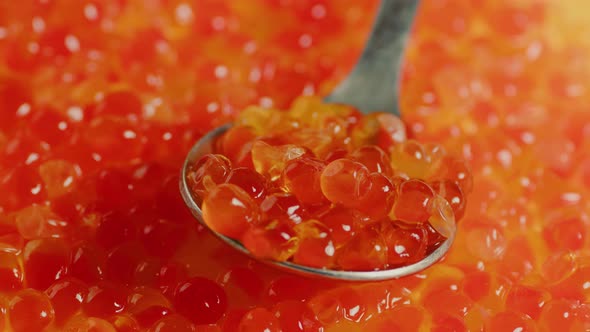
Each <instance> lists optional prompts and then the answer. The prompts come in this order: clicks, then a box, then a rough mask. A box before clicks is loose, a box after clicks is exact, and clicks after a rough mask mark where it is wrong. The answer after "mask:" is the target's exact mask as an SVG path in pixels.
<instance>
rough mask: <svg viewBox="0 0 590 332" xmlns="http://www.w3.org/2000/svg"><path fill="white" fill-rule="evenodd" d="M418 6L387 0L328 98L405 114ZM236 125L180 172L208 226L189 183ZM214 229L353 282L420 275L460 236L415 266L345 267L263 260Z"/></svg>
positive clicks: (294, 268) (411, 0)
mask: <svg viewBox="0 0 590 332" xmlns="http://www.w3.org/2000/svg"><path fill="white" fill-rule="evenodd" d="M417 5H418V0H382V1H381V6H380V8H379V13H378V15H377V19H376V21H375V24H374V26H373V31H372V33H371V36H370V38H369V41H368V42H367V45H366V47H365V50H364V51H363V53H362V55H361V58H360V60H359V61H358V63H357V64H356V66H355V68H354V69H353V71H352V72H351V73H350V75H349V76H348V77H347V78H346V79H345V80H344V82H342V83H341V84H340V85H339V86H338V87H337V88H336V89H335V90H334V91H333V92H332V94H330V95H329V96H327V97H326V98H325V100H326V101H327V102H335V103H341V104H349V105H353V106H355V107H357V108H358V109H360V110H361V111H363V112H365V113H368V112H370V111H375V110H384V111H388V112H391V113H393V114H396V115H398V116H399V115H400V114H399V107H398V98H397V94H398V85H399V71H400V63H401V59H402V56H403V51H404V46H405V42H406V38H407V36H408V31H409V30H410V26H411V24H412V21H413V19H414V15H415V12H416V7H417ZM230 126H231V125H225V126H222V127H218V128H216V129H214V130H212V131H210V132H209V133H207V134H206V135H205V136H203V137H202V138H201V139H200V140H199V141H198V142H197V143H196V144H195V145H194V146H193V147H192V149H191V150H190V152H189V153H188V155H187V157H186V160H185V162H184V165H183V167H182V170H181V174H180V193H181V194H182V197H183V199H184V201H185V203H186V205H187V206H188V208H189V209H190V211H191V213H192V214H193V216H194V217H195V218H196V219H197V220H199V222H201V224H203V225H204V226H205V227H208V226H207V224H206V223H205V222H204V220H203V213H202V211H201V208H200V207H199V205H198V204H197V203H196V202H195V200H194V198H193V196H192V194H191V192H190V190H189V186H188V184H187V181H186V179H187V172H188V169H189V166H190V165H192V164H194V163H195V162H196V161H197V160H198V159H199V158H200V157H202V156H203V155H205V154H208V153H211V152H212V151H213V142H214V141H215V138H216V137H218V136H220V135H222V134H223V133H224V132H225V131H226V130H227V129H228V128H230ZM211 232H213V233H214V234H215V235H216V236H217V237H218V238H220V239H221V240H222V241H224V242H225V243H227V244H229V245H230V246H232V247H233V248H234V249H236V250H238V251H240V252H242V253H244V254H246V255H248V256H250V257H252V258H254V259H257V260H260V261H262V262H264V263H266V264H270V265H272V266H274V267H277V268H279V269H282V270H286V271H289V272H292V273H296V274H300V275H306V276H313V277H320V278H328V279H339V280H350V281H377V280H386V279H395V278H400V277H404V276H407V275H411V274H414V273H417V272H419V271H421V270H423V269H425V268H427V267H429V266H430V265H432V264H434V263H435V262H437V261H438V260H439V259H441V258H442V257H443V256H444V255H445V254H446V253H447V251H448V250H449V248H450V247H451V244H452V243H453V240H454V237H455V235H454V234H453V235H452V236H451V237H449V238H447V239H446V240H445V242H443V243H442V244H441V245H440V247H438V248H437V249H436V250H434V251H433V252H432V253H431V254H430V255H428V256H426V257H424V259H422V260H421V261H419V262H416V263H414V264H411V265H406V266H402V267H398V268H392V269H388V270H380V271H341V270H329V269H320V268H313V267H308V266H303V265H299V264H295V263H291V262H276V261H271V260H261V259H259V258H257V257H255V256H253V255H252V254H251V253H250V252H249V251H248V250H247V249H246V248H244V246H242V244H241V243H240V242H238V241H236V240H233V239H230V238H228V237H227V236H224V235H223V234H219V233H217V232H214V231H213V230H211Z"/></svg>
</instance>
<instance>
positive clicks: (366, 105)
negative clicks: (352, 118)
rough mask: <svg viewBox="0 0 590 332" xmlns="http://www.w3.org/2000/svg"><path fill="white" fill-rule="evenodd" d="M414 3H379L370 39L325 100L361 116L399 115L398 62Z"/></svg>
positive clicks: (389, 0)
mask: <svg viewBox="0 0 590 332" xmlns="http://www.w3.org/2000/svg"><path fill="white" fill-rule="evenodd" d="M417 6H418V0H382V1H381V6H380V8H379V12H378V13H377V19H376V20H375V24H374V25H373V30H372V32H371V36H370V37H369V40H368V42H367V44H366V46H365V49H364V51H363V53H362V55H361V57H360V59H359V60H358V62H357V64H356V66H355V67H354V69H353V70H352V72H351V73H350V74H349V75H348V77H347V78H346V79H345V80H344V81H343V82H342V83H340V84H339V85H338V86H337V87H336V89H334V91H332V93H331V94H330V95H329V96H327V97H326V98H325V100H326V101H327V102H332V103H342V104H349V105H353V106H356V107H357V108H358V109H359V110H361V111H362V112H364V113H368V112H371V111H385V112H390V113H393V114H395V115H397V116H400V111H399V102H398V93H399V81H400V69H401V60H402V57H403V55H404V48H405V44H406V39H407V36H408V33H409V31H410V27H411V25H412V22H413V20H414V16H415V13H416V8H417Z"/></svg>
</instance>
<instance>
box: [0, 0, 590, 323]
mask: <svg viewBox="0 0 590 332" xmlns="http://www.w3.org/2000/svg"><path fill="white" fill-rule="evenodd" d="M376 6H377V2H376V1H374V0H371V1H366V0H363V1H360V0H339V1H336V0H332V1H329V0H320V1H318V0H282V1H281V0H253V1H248V2H246V1H221V0H217V1H214V0H198V1H190V2H189V1H177V0H160V1H156V0H148V1H129V0H113V1H94V2H89V1H68V0H62V1H58V0H42V1H39V0H35V1H19V2H15V1H2V2H0V329H2V328H3V329H7V330H10V329H13V330H16V331H39V330H42V329H44V328H45V329H47V330H62V331H77V330H80V331H86V330H93V331H134V330H140V329H141V330H152V331H193V330H196V331H281V330H282V331H284V332H291V331H321V330H324V331H361V330H363V331H416V330H423V331H428V330H434V331H466V330H468V331H482V330H485V331H558V330H559V331H587V330H590V304H589V301H590V277H589V276H590V250H589V249H590V244H589V241H590V239H589V236H590V226H589V223H590V221H589V219H588V218H589V217H588V213H589V212H590V211H589V205H588V197H589V195H590V190H589V188H590V146H589V144H590V143H588V138H590V126H589V125H588V124H589V123H590V109H589V106H588V105H590V75H589V74H590V60H589V55H590V41H588V39H587V38H586V36H587V35H588V33H589V32H590V24H588V23H587V22H590V5H589V4H588V3H587V2H585V1H583V0H570V1H558V0H551V1H549V0H518V1H507V0H506V1H492V0H487V1H486V0H424V1H423V5H422V7H421V9H420V12H419V14H418V17H417V24H416V27H415V31H414V33H413V36H412V39H411V41H410V44H409V48H408V54H407V62H406V65H405V70H404V78H403V87H402V95H401V96H402V97H401V103H402V110H403V118H404V120H405V121H407V123H408V126H409V128H410V130H411V131H412V132H413V135H414V137H416V138H418V139H420V140H422V141H425V142H428V141H436V142H440V143H443V144H444V145H445V146H446V147H447V148H448V149H449V150H451V151H452V152H454V153H458V154H461V155H463V156H464V157H465V158H466V159H467V160H468V161H469V163H470V165H471V167H472V170H473V174H474V177H475V183H474V191H473V193H472V194H471V196H470V200H469V206H468V209H467V211H466V215H465V218H464V219H463V220H462V221H461V223H460V225H459V233H458V238H457V242H456V244H455V245H454V247H453V248H452V251H451V253H450V254H449V256H448V257H447V258H446V259H445V261H444V262H442V263H440V264H437V265H436V266H434V267H432V268H430V269H428V270H426V271H424V272H423V273H421V274H419V275H415V276H412V277H408V278H404V279H402V280H396V281H388V282H381V283H368V284H340V283H335V282H324V281H315V280H307V279H303V278H299V277H296V276H292V275H285V274H282V273H279V272H277V271H274V270H271V269H268V268H266V267H264V266H261V265H259V264H257V263H255V262H252V261H249V260H248V259H245V258H244V257H242V256H240V255H238V254H235V253H233V252H232V251H231V250H230V249H228V248H226V247H224V246H222V245H221V244H220V243H219V242H218V241H216V240H215V239H214V238H213V237H212V236H211V235H210V234H208V233H207V232H206V231H205V230H203V229H202V228H200V227H199V226H198V225H196V223H195V222H194V220H193V219H192V218H191V217H190V215H189V214H188V212H187V211H186V210H185V208H184V206H183V204H182V202H181V200H180V197H179V195H178V189H177V173H178V169H179V167H180V163H181V161H182V159H183V158H184V154H185V152H186V151H187V150H188V148H189V147H190V146H191V145H192V144H193V143H194V141H195V140H197V139H198V138H199V137H200V136H201V135H202V134H203V133H204V132H206V131H207V130H209V129H210V128H212V127H214V126H216V125H219V124H221V123H224V122H227V121H231V119H232V118H233V117H234V116H235V115H236V114H237V113H238V112H239V110H240V109H241V108H242V107H244V106H246V105H249V104H261V105H264V106H267V107H270V106H277V107H285V106H287V105H288V104H289V102H290V101H291V100H292V99H293V98H295V97H296V96H298V95H300V94H326V93H327V92H328V91H330V89H331V88H332V87H333V86H334V85H335V84H336V83H337V82H338V81H339V80H340V79H341V78H342V77H344V75H345V74H346V73H347V70H348V69H349V68H351V66H352V65H353V63H354V61H355V59H356V58H357V56H358V54H359V52H360V49H361V47H362V45H363V43H364V41H365V39H366V36H367V33H368V31H369V27H370V24H371V21H372V19H373V16H374V12H375V9H376ZM88 317H90V318H88Z"/></svg>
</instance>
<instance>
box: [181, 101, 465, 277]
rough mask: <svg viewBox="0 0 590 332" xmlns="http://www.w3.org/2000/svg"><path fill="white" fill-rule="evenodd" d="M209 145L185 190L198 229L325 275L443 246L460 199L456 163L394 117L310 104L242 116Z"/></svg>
mask: <svg viewBox="0 0 590 332" xmlns="http://www.w3.org/2000/svg"><path fill="white" fill-rule="evenodd" d="M379 123H388V124H394V125H390V126H388V127H381V126H379ZM244 133H248V134H247V135H246V136H247V137H248V139H247V140H236V139H235V137H237V136H238V135H243V134H244ZM376 144H379V145H376ZM214 145H215V146H214V148H213V151H212V152H211V153H209V154H206V155H204V156H202V157H201V158H199V159H198V160H196V161H195V162H194V163H193V164H191V165H189V171H188V173H187V179H186V180H187V182H188V183H189V187H190V189H191V191H192V194H193V196H194V199H195V200H196V201H197V202H202V206H201V208H202V211H203V219H204V221H205V223H206V224H207V225H208V226H209V227H210V228H211V229H212V230H214V231H216V232H219V233H221V234H223V235H225V236H228V237H230V238H232V239H235V240H238V241H240V242H241V243H242V244H243V245H244V246H245V248H246V249H248V250H249V251H250V252H251V253H252V254H254V255H255V256H258V257H259V258H262V259H273V260H278V261H284V260H289V261H292V262H295V263H298V264H302V265H306V266H311V267H315V268H328V269H336V270H381V269H388V268H395V267H399V266H404V265H407V264H411V263H415V262H418V261H420V260H421V259H423V258H424V257H425V256H427V255H428V254H430V253H431V252H432V251H433V250H435V249H436V248H437V247H438V245H440V244H441V243H442V241H438V242H437V243H436V245H432V246H428V245H427V244H428V243H429V242H430V241H431V240H432V239H433V238H438V239H440V240H442V239H445V238H448V237H450V236H453V235H454V233H455V231H456V229H457V226H456V222H457V221H458V220H457V218H455V213H457V214H461V213H462V212H463V211H462V210H463V209H464V208H465V203H466V200H467V195H468V194H469V192H467V191H464V190H471V187H469V188H467V187H466V186H465V183H471V182H472V179H471V172H470V170H469V169H468V166H467V165H466V164H465V163H464V162H461V161H460V160H457V159H454V158H450V157H449V156H448V155H447V154H446V152H444V150H443V148H442V147H440V146H438V145H433V144H429V145H428V146H425V145H423V144H421V143H419V142H417V141H415V140H407V139H406V128H405V126H404V124H403V122H402V121H401V120H400V119H399V118H397V117H396V116H394V115H392V114H388V113H383V112H376V113H372V114H370V115H367V116H363V115H362V114H361V113H360V112H359V111H357V110H356V109H354V108H352V107H348V106H345V105H337V104H325V103H322V102H321V100H320V99H319V98H317V97H299V98H297V99H296V100H295V101H294V102H293V104H292V106H291V108H290V109H288V110H286V111H284V110H278V109H268V108H263V107H259V106H250V107H248V108H246V109H245V110H244V111H242V112H241V113H240V115H238V117H237V118H236V121H235V125H234V126H233V127H231V128H229V129H228V131H227V132H225V133H224V134H223V135H221V136H219V137H218V138H216V142H215V144H214ZM226 151H228V154H227V155H226V154H225V153H226ZM234 151H239V153H237V154H236V153H233V152H234ZM228 156H229V158H228ZM240 164H245V165H251V166H250V167H240V166H239V165H240ZM234 165H237V166H238V167H236V166H234ZM451 168H452V169H453V170H454V171H455V172H460V173H458V174H460V175H459V176H458V175H457V174H456V173H451V172H449V171H448V170H449V169H451ZM418 169H419V170H420V171H419V172H418V171H417V170H418ZM411 176H414V177H411ZM461 186H463V189H462V187H461ZM435 190H436V191H435ZM278 197H281V199H280V200H279V199H278ZM335 214H336V215H335ZM353 226H354V228H355V231H354V232H352V231H351V230H352V227H353ZM428 228H430V229H432V230H434V233H430V234H429V232H428V231H427V229H428ZM343 231H344V232H343ZM335 237H336V238H337V239H335ZM418 248H420V249H418ZM390 256H391V258H389V257H390Z"/></svg>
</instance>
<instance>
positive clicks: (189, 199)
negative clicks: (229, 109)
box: [180, 125, 455, 281]
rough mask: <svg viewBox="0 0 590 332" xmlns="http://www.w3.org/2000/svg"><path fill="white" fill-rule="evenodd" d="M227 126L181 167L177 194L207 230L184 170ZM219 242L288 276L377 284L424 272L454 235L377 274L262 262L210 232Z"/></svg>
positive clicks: (204, 141) (194, 149)
mask: <svg viewBox="0 0 590 332" xmlns="http://www.w3.org/2000/svg"><path fill="white" fill-rule="evenodd" d="M230 127H231V125H225V126H222V127H218V128H216V129H214V130H212V131H210V132H209V133H207V134H206V135H205V136H203V137H202V138H201V139H200V140H199V141H197V143H196V144H195V145H194V146H193V147H192V148H191V150H190V152H189V153H188V155H187V157H186V159H185V161H184V164H183V166H182V170H181V174H180V193H181V195H182V198H183V199H184V202H185V203H186V205H187V206H188V208H189V210H190V211H191V213H192V215H193V216H194V217H195V218H196V219H197V220H198V221H199V222H200V223H201V224H202V225H203V226H205V227H207V228H209V226H207V224H206V223H205V221H204V220H203V211H202V210H201V207H200V206H199V204H198V203H197V201H196V200H195V198H194V196H193V194H192V193H191V191H190V189H189V186H188V183H187V181H186V178H187V175H188V170H189V168H190V166H191V165H194V163H195V162H197V161H198V160H199V159H200V158H201V157H202V156H204V155H206V154H208V153H211V152H212V151H213V144H214V142H215V139H216V138H217V137H219V136H221V135H223V133H225V132H226V131H227V130H228V129H229V128H230ZM211 232H213V234H215V235H216V236H217V237H218V238H219V239H220V240H222V241H223V242H225V243H226V244H228V245H230V246H231V247H233V248H234V249H236V250H237V251H239V252H242V253H244V254H246V255H248V256H251V257H252V258H254V259H256V260H259V261H262V262H263V263H266V264H270V265H272V266H274V267H277V268H279V269H281V270H284V271H288V272H291V273H295V274H299V275H304V276H311V277H320V278H327V279H338V280H348V281H379V280H387V279H396V278H401V277H405V276H408V275H411V274H415V273H417V272H419V271H422V270H424V269H425V268H427V267H429V266H430V265H432V264H434V263H436V262H437V261H438V260H440V259H441V258H442V257H444V255H445V254H446V253H447V251H448V250H449V248H450V247H451V245H452V243H453V240H454V238H455V234H454V233H453V234H452V235H451V237H449V238H447V239H446V240H445V241H444V242H443V243H442V244H441V245H440V246H439V247H438V248H436V249H435V250H434V251H433V252H432V253H431V254H430V255H428V256H426V257H424V258H423V259H422V260H420V261H418V262H416V263H414V264H410V265H406V266H402V267H398V268H393V269H387V270H379V271H342V270H329V269H320V268H313V267H309V266H304V265H299V264H295V263H291V262H277V261H271V260H264V259H259V258H257V257H255V256H253V255H252V254H251V253H250V252H249V251H248V249H246V248H245V247H244V246H243V245H242V244H241V243H240V242H238V241H236V240H234V239H231V238H229V237H227V236H225V235H223V234H220V233H217V232H214V231H212V230H211Z"/></svg>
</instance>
